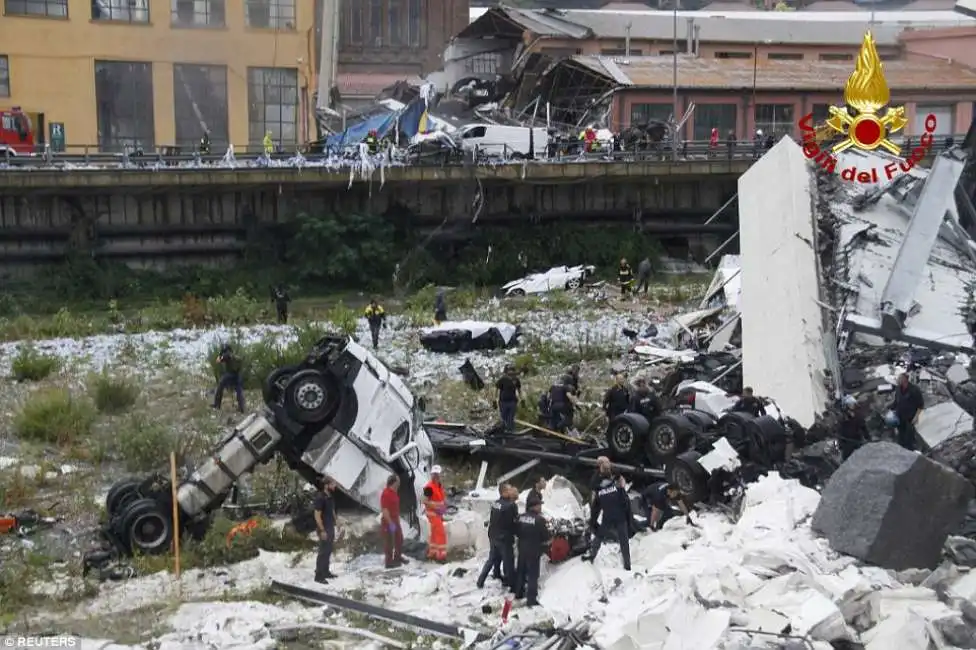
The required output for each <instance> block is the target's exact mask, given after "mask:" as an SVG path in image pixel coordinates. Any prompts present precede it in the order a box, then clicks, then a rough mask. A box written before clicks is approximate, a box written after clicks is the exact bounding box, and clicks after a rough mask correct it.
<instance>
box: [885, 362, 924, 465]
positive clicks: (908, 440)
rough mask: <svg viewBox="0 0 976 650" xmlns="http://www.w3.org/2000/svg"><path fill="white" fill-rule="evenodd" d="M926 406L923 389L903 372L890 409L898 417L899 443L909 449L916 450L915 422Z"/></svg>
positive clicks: (916, 433)
mask: <svg viewBox="0 0 976 650" xmlns="http://www.w3.org/2000/svg"><path fill="white" fill-rule="evenodd" d="M924 408H925V399H924V398H923V397H922V391H920V390H919V389H918V386H916V385H915V384H913V383H912V382H911V381H910V379H909V377H908V375H907V374H905V373H902V374H901V375H900V376H899V377H898V386H896V387H895V397H894V400H893V401H892V402H891V405H890V406H889V407H888V409H889V410H891V411H894V412H895V417H896V418H897V419H898V424H897V425H896V429H897V431H898V444H899V445H901V446H902V447H904V448H905V449H907V450H908V451H914V450H915V439H916V437H917V435H918V432H917V431H916V430H915V424H916V423H917V422H918V418H919V416H920V415H921V414H922V409H924Z"/></svg>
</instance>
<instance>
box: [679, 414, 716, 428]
mask: <svg viewBox="0 0 976 650" xmlns="http://www.w3.org/2000/svg"><path fill="white" fill-rule="evenodd" d="M681 415H683V416H684V417H685V418H687V419H688V420H689V421H690V422H691V423H692V424H694V425H695V427H696V428H697V429H698V433H706V432H708V431H712V430H713V429H714V428H715V425H716V424H717V423H718V421H717V420H716V419H715V416H714V415H712V414H711V413H709V412H708V411H699V410H698V409H688V410H685V411H682V412H681Z"/></svg>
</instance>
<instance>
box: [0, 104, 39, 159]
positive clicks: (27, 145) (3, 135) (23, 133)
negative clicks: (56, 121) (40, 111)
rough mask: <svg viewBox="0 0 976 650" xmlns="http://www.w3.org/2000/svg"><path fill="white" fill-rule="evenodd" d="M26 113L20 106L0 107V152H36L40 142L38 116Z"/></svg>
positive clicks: (24, 153)
mask: <svg viewBox="0 0 976 650" xmlns="http://www.w3.org/2000/svg"><path fill="white" fill-rule="evenodd" d="M34 117H35V119H33V120H32V119H31V115H30V114H28V113H25V112H24V111H22V110H21V109H20V107H19V106H14V107H13V108H10V109H5V108H0V154H4V153H5V154H7V155H9V154H11V153H12V154H15V155H26V154H31V153H34V147H35V145H37V144H39V140H38V137H37V131H36V129H37V128H38V127H39V125H38V124H37V116H34Z"/></svg>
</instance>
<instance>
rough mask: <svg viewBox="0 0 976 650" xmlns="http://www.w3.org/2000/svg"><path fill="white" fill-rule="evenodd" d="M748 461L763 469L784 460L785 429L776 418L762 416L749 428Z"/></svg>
mask: <svg viewBox="0 0 976 650" xmlns="http://www.w3.org/2000/svg"><path fill="white" fill-rule="evenodd" d="M749 432H750V434H751V435H750V440H749V443H750V444H749V460H751V461H752V462H754V463H758V464H760V465H762V466H763V467H771V466H772V465H773V463H776V462H779V461H782V460H785V458H784V455H785V452H786V429H785V428H784V427H783V425H782V423H780V421H779V420H777V419H776V418H773V417H770V416H768V415H764V416H761V417H758V418H756V420H755V422H754V423H753V426H752V427H750V428H749Z"/></svg>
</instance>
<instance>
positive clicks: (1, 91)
mask: <svg viewBox="0 0 976 650" xmlns="http://www.w3.org/2000/svg"><path fill="white" fill-rule="evenodd" d="M0 97H10V59H8V58H7V55H6V54H0Z"/></svg>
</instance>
